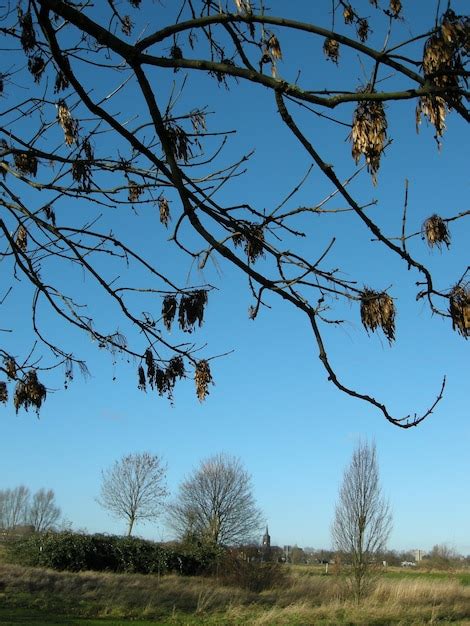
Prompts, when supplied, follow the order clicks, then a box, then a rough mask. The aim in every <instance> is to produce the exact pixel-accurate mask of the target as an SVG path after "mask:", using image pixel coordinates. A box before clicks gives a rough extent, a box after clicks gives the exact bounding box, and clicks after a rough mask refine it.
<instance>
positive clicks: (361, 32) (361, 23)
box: [357, 17, 370, 43]
mask: <svg viewBox="0 0 470 626" xmlns="http://www.w3.org/2000/svg"><path fill="white" fill-rule="evenodd" d="M369 34H370V28H369V22H368V21H367V20H366V19H365V18H364V17H362V18H361V19H359V20H358V21H357V36H358V37H359V39H360V40H361V41H362V43H364V42H365V41H367V38H368V37H369Z"/></svg>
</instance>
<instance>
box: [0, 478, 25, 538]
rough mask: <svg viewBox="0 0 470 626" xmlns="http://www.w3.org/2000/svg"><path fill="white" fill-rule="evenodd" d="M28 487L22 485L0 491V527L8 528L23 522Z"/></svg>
mask: <svg viewBox="0 0 470 626" xmlns="http://www.w3.org/2000/svg"><path fill="white" fill-rule="evenodd" d="M29 497H30V493H29V489H28V487H25V486H24V485H20V486H19V487H15V488H14V489H5V490H3V491H0V527H1V528H3V529H5V530H10V529H12V528H14V527H15V526H19V525H21V524H25V523H26V521H27V515H28V509H29Z"/></svg>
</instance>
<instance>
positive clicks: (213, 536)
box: [168, 454, 263, 545]
mask: <svg viewBox="0 0 470 626" xmlns="http://www.w3.org/2000/svg"><path fill="white" fill-rule="evenodd" d="M168 521H169V523H170V525H171V526H172V527H173V529H174V530H176V532H177V533H178V535H179V537H180V538H181V539H183V538H185V537H186V538H187V537H189V538H193V539H197V540H199V541H202V542H209V543H213V544H218V545H237V544H242V543H249V542H250V541H251V540H252V539H253V538H254V537H256V535H257V534H259V533H260V529H261V526H262V523H263V518H262V515H261V512H260V510H259V509H258V508H257V506H256V503H255V500H254V497H253V493H252V486H251V477H250V475H249V474H248V472H247V471H246V470H245V469H244V468H243V466H242V464H241V461H240V460H239V459H237V458H235V457H233V456H230V455H227V454H217V455H216V456H213V457H210V458H209V459H206V460H205V461H202V462H201V464H200V466H199V467H198V468H197V469H196V470H195V471H194V472H193V473H192V474H191V475H190V476H189V477H188V478H187V479H186V480H185V481H184V482H183V483H182V484H181V485H180V488H179V493H178V496H177V498H176V501H175V502H174V503H173V504H172V505H171V506H170V507H169V512H168Z"/></svg>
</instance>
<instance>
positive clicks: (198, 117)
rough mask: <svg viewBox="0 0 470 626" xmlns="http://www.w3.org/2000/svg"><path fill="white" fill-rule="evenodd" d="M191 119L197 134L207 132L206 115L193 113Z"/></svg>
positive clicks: (197, 112) (198, 112)
mask: <svg viewBox="0 0 470 626" xmlns="http://www.w3.org/2000/svg"><path fill="white" fill-rule="evenodd" d="M190 117H191V124H192V125H193V131H194V132H195V133H198V134H199V133H201V132H202V131H204V130H206V116H205V115H204V113H201V112H200V111H193V112H192V113H191V114H190Z"/></svg>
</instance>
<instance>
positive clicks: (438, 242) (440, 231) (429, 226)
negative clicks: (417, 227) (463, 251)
mask: <svg viewBox="0 0 470 626" xmlns="http://www.w3.org/2000/svg"><path fill="white" fill-rule="evenodd" d="M422 232H423V235H424V236H425V237H426V241H427V242H428V245H429V247H430V248H432V247H433V246H438V247H439V248H441V247H442V244H443V243H445V245H446V246H447V247H449V246H450V233H449V229H448V228H447V224H446V223H445V222H444V220H443V219H442V217H440V216H439V215H436V214H434V215H431V217H428V219H427V220H426V221H425V222H424V224H423V227H422Z"/></svg>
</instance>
